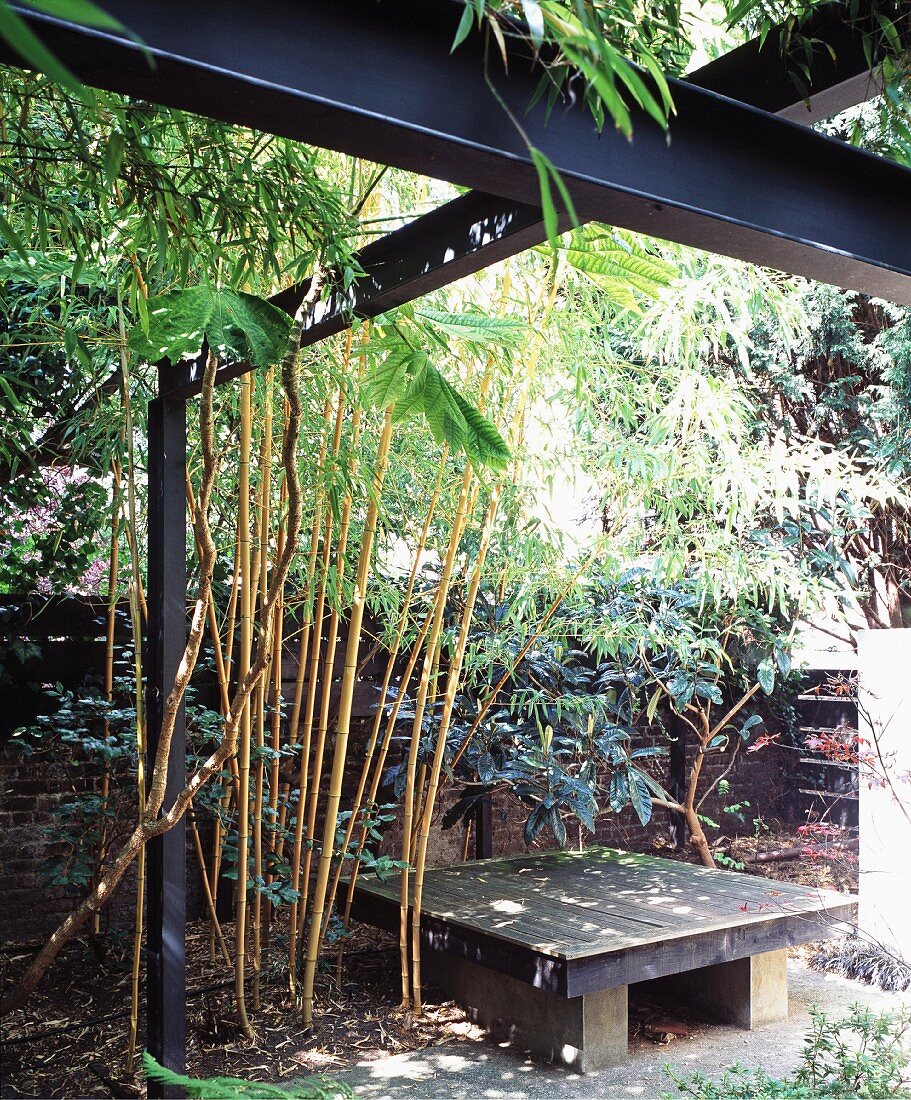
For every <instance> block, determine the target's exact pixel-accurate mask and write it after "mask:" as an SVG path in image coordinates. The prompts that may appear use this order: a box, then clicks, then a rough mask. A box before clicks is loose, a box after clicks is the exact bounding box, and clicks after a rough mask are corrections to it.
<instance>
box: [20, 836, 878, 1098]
mask: <svg viewBox="0 0 911 1100" xmlns="http://www.w3.org/2000/svg"><path fill="white" fill-rule="evenodd" d="M721 843H722V844H723V845H724V851H725V854H726V855H727V857H728V858H731V859H734V860H736V861H746V860H749V859H750V858H751V857H753V856H755V854H756V851H757V847H758V849H759V850H760V851H773V850H774V851H778V850H783V849H788V848H793V847H796V846H800V844H801V843H806V839H805V838H804V837H801V836H798V835H796V834H794V835H791V834H775V835H774V836H768V835H767V836H765V837H763V838H760V839H759V840H758V841H757V839H756V838H741V839H737V840H732V841H728V840H725V841H722V842H721ZM662 854H671V853H669V852H662ZM745 868H746V869H747V870H749V871H751V872H753V873H759V874H763V875H765V876H767V877H772V878H777V879H784V878H787V879H788V880H789V881H794V882H802V883H806V884H812V885H815V886H823V887H829V888H833V889H840V890H853V889H855V888H856V865H855V863H854V862H853V860H852V857H851V855H850V853H842V852H839V853H837V854H836V855H835V856H834V857H833V858H827V857H820V856H819V855H813V856H812V857H807V856H801V857H798V858H791V859H787V860H781V861H776V862H773V863H765V864H750V863H745ZM225 933H226V937H228V938H229V940H230V935H231V934H232V930H231V929H230V927H226V928H225ZM286 950H287V945H286V942H284V941H283V939H282V937H281V936H280V935H278V934H276V937H275V940H274V942H273V943H272V945H271V948H270V953H269V954H268V955H267V957H266V959H265V961H264V965H263V974H262V997H261V1005H260V1007H259V1008H258V1009H255V1010H253V1011H251V1020H252V1022H253V1026H254V1029H255V1031H256V1040H255V1042H254V1043H252V1044H249V1043H246V1042H245V1041H244V1040H243V1039H242V1037H241V1036H240V1035H239V1033H238V1030H237V1026H236V1022H235V1015H234V1008H233V999H232V995H231V985H232V983H231V975H230V974H229V973H228V972H227V970H226V968H225V965H224V963H223V962H222V961H221V960H218V961H216V962H214V963H213V962H212V961H210V957H209V934H208V927H207V926H206V925H205V924H203V923H202V922H200V923H199V924H197V925H194V926H192V927H191V929H190V934H189V939H188V987H189V1032H188V1070H189V1072H191V1073H193V1074H194V1075H198V1076H215V1075H218V1076H222V1075H230V1076H237V1077H245V1078H248V1079H257V1080H271V1081H275V1082H281V1081H283V1080H284V1081H290V1080H291V1079H293V1078H295V1077H299V1076H302V1075H308V1074H311V1073H326V1074H330V1075H335V1074H337V1073H340V1072H342V1073H344V1076H345V1077H346V1078H347V1077H349V1076H350V1077H351V1081H352V1083H353V1084H358V1083H359V1081H360V1078H359V1077H358V1074H359V1073H360V1074H361V1075H363V1074H364V1072H365V1070H364V1067H370V1066H372V1065H379V1064H380V1063H383V1064H387V1063H388V1060H389V1059H395V1058H398V1059H400V1060H401V1059H405V1060H406V1061H407V1060H409V1059H410V1060H414V1059H420V1058H421V1057H423V1055H422V1052H427V1057H428V1058H430V1057H431V1055H433V1052H435V1051H437V1048H446V1049H449V1048H450V1047H458V1048H459V1049H462V1047H464V1046H465V1044H468V1045H469V1047H470V1049H472V1050H476V1049H480V1047H479V1044H480V1045H481V1046H483V1045H484V1043H485V1042H486V1040H484V1037H483V1034H482V1033H481V1032H480V1031H479V1030H478V1029H477V1028H475V1027H474V1026H473V1025H472V1024H471V1023H470V1022H469V1021H468V1020H467V1019H466V1018H465V1016H464V1015H463V1013H462V1012H461V1011H460V1010H459V1009H458V1008H456V1007H455V1006H454V1005H452V1004H450V1003H447V1002H445V1001H444V1000H442V998H441V997H438V998H435V997H434V996H433V991H430V995H429V997H428V1002H429V1003H428V1006H427V1010H426V1011H425V1013H424V1014H423V1015H422V1016H420V1017H417V1018H415V1017H413V1016H412V1015H411V1014H410V1013H403V1012H402V1011H401V1010H400V1008H399V1001H400V980H399V969H398V948H397V944H396V943H395V942H394V941H393V940H392V939H391V938H390V937H387V936H384V935H383V934H382V933H379V932H377V931H375V930H373V929H369V928H366V927H363V926H361V927H358V928H357V929H356V931H355V933H354V935H353V936H352V937H351V939H350V941H349V943H348V946H347V952H346V964H345V968H344V972H343V974H342V976H341V980H340V981H339V980H338V978H337V975H336V971H335V967H334V966H331V965H327V966H326V967H325V969H324V970H323V971H322V972H321V974H320V978H319V987H318V992H317V999H318V1004H317V1008H318V1013H317V1018H316V1023H315V1027H314V1029H313V1030H312V1031H310V1032H307V1033H305V1032H304V1031H303V1030H302V1028H301V1023H300V1013H299V1010H298V1009H297V1008H295V1007H292V1006H291V1005H289V1001H288V996H287V991H286V990H285V988H284V984H285V982H286V979H285V978H284V977H283V976H282V975H283V966H282V963H283V958H284V953H285V951H286ZM29 954H30V951H29V950H28V949H26V948H24V947H16V946H15V945H13V946H7V947H6V948H4V950H3V953H2V962H3V973H4V978H5V980H9V979H11V978H12V977H14V976H15V974H16V973H17V972H18V971H19V970H20V969H21V967H22V966H23V965H24V963H25V962H26V961H27V958H28V955H29ZM811 954H812V950H810V949H807V948H803V949H797V951H796V952H795V955H794V958H795V964H796V965H803V962H805V960H807V959H808V958H809V957H810V955H811ZM130 955H131V946H130V937H129V935H128V934H126V933H123V934H122V935H119V936H113V937H108V939H107V940H106V941H105V947H104V951H103V953H102V950H101V948H100V947H97V946H96V947H93V944H92V943H91V942H90V941H88V940H87V941H80V942H77V943H75V944H72V945H70V947H69V948H68V950H67V952H66V953H65V955H64V957H63V959H62V960H61V961H60V962H59V963H58V965H56V966H55V967H54V968H53V969H52V971H51V973H50V974H49V976H48V978H47V980H46V981H45V982H44V983H43V985H42V986H40V987H39V989H38V990H37V991H36V993H35V994H34V995H33V997H32V999H31V1000H30V1002H29V1003H28V1005H27V1006H26V1008H25V1009H23V1010H21V1011H20V1012H17V1013H15V1014H14V1015H13V1016H12V1017H10V1018H9V1019H8V1020H6V1021H4V1029H3V1052H2V1078H0V1095H2V1096H3V1097H111V1096H115V1097H130V1096H140V1095H142V1093H143V1091H144V1090H143V1086H142V1082H141V1080H140V1079H139V1077H138V1076H137V1075H136V1074H132V1075H128V1074H127V1072H126V1050H127V1045H128V1039H127V1036H128V1029H129V990H130V974H129V968H130ZM819 980H820V981H827V980H829V979H823V978H822V977H821V976H819ZM852 984H855V983H848V985H852ZM857 988H858V989H859V990H860V989H862V987H860V986H857ZM248 989H249V986H248ZM248 995H249V994H248ZM707 1028H709V1029H710V1028H711V1025H710V1023H709V1021H707V1020H706V1019H705V1018H703V1017H700V1016H699V1015H698V1014H694V1013H692V1012H688V1013H684V1014H681V1012H680V1009H679V1006H669V1005H666V1004H662V1003H660V1002H659V1001H655V1000H654V999H652V998H650V996H649V995H648V993H647V992H646V993H639V994H637V995H636V996H635V997H633V998H632V1000H631V1006H630V1042H631V1053H632V1054H633V1055H635V1053H636V1051H637V1050H638V1051H647V1050H652V1049H653V1048H655V1047H664V1046H667V1045H668V1044H677V1046H678V1047H679V1046H680V1044H681V1043H689V1042H692V1041H693V1040H694V1039H696V1038H698V1036H699V1035H700V1034H702V1033H704V1032H705V1031H706V1029H707ZM142 1034H143V1021H142V1020H140V1022H139V1035H140V1039H141V1036H142ZM485 1049H486V1048H485ZM492 1049H495V1046H494V1047H493V1048H492ZM654 1054H655V1059H656V1064H660V1061H663V1060H664V1055H663V1054H662V1053H661V1052H660V1051H655V1052H654ZM459 1057H462V1055H461V1054H460V1055H459ZM406 1085H407V1082H406ZM359 1087H360V1086H359ZM403 1087H404V1086H403ZM368 1094H369V1095H375V1093H374V1092H373V1091H369V1090H368ZM395 1095H398V1093H396V1094H395ZM402 1095H409V1096H422V1095H428V1096H430V1095H436V1094H434V1093H422V1092H420V1091H418V1092H415V1091H410V1092H408V1091H407V1089H406V1092H404V1093H402ZM439 1095H446V1096H449V1095H450V1093H449V1092H445V1093H440V1094H439ZM478 1095H480V1093H479V1094H478ZM489 1095H501V1096H507V1095H512V1093H509V1092H499V1093H498V1092H494V1093H492V1094H489ZM523 1095H524V1094H523ZM529 1095H531V1094H529ZM577 1095H580V1096H581V1095H584V1093H577ZM604 1095H608V1094H604ZM611 1095H612V1094H611ZM640 1095H641V1094H640Z"/></svg>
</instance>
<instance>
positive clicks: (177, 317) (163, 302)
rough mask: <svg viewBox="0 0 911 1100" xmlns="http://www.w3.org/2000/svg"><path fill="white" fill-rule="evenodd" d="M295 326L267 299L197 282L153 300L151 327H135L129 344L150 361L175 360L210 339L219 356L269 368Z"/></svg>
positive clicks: (197, 348) (196, 350)
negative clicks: (195, 284)
mask: <svg viewBox="0 0 911 1100" xmlns="http://www.w3.org/2000/svg"><path fill="white" fill-rule="evenodd" d="M290 328H291V318H290V317H288V315H287V314H285V313H282V311H281V310H280V309H277V308H276V307H275V306H273V305H272V304H271V303H269V302H267V301H265V300H264V299H263V298H257V297H256V296H255V295H253V294H245V293H243V292H242V291H237V290H230V289H224V288H223V289H215V288H213V287H210V286H194V287H188V288H187V289H186V290H175V291H172V292H171V293H169V294H163V295H161V296H160V297H159V298H153V299H151V300H150V301H149V307H148V331H143V329H142V327H141V326H139V325H136V326H134V328H133V331H132V332H131V334H130V347H131V348H132V349H133V351H134V352H135V353H136V354H137V355H139V356H141V357H142V358H144V359H148V360H149V361H150V362H157V361H158V360H159V359H167V360H169V361H170V362H172V363H175V362H177V361H178V360H180V359H184V358H187V357H195V356H197V355H198V354H199V352H200V350H201V348H202V345H203V341H204V340H205V341H207V342H208V344H209V347H210V348H211V349H212V351H213V352H214V353H215V354H216V355H217V356H218V357H219V359H226V360H235V361H237V360H244V361H249V362H250V363H252V364H253V365H254V366H257V367H266V366H269V365H270V364H272V363H276V362H278V360H279V359H281V357H282V356H283V355H284V353H285V350H286V349H287V345H288V333H289V331H290Z"/></svg>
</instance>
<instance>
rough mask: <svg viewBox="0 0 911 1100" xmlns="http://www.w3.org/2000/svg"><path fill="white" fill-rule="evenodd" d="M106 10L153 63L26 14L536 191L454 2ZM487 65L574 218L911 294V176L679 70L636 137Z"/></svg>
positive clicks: (65, 33) (281, 117)
mask: <svg viewBox="0 0 911 1100" xmlns="http://www.w3.org/2000/svg"><path fill="white" fill-rule="evenodd" d="M107 7H108V8H109V10H110V11H111V12H112V14H114V15H115V16H117V17H118V18H120V19H121V20H122V21H123V22H124V23H125V24H127V25H128V26H129V27H130V28H131V29H132V30H134V31H135V32H136V33H137V34H138V35H139V36H140V37H141V38H142V40H143V41H144V43H145V46H146V48H147V49H148V50H149V51H150V53H151V55H152V56H153V57H154V59H155V65H154V67H152V66H150V65H149V64H148V62H147V61H146V59H145V58H144V56H143V54H142V52H141V50H140V48H139V47H138V46H137V45H136V44H135V43H134V42H133V41H131V40H130V39H128V38H126V37H125V36H123V35H118V34H112V33H109V32H100V31H93V30H89V29H84V28H77V27H74V26H73V25H72V24H66V23H64V22H62V21H61V20H59V19H56V18H55V17H53V16H49V15H47V14H45V13H43V12H42V13H35V12H32V13H30V14H29V15H28V18H29V21H30V23H31V25H32V26H33V27H34V28H35V29H36V30H37V31H38V32H39V33H40V34H41V35H42V37H44V38H45V40H46V41H47V43H48V44H49V45H50V46H51V48H53V49H55V50H56V51H57V52H58V54H60V56H61V57H62V58H63V59H64V60H65V61H66V62H67V63H68V64H70V65H71V66H72V67H73V68H74V70H75V71H76V72H77V73H78V74H79V75H80V76H82V77H83V78H84V79H85V80H86V81H87V82H88V83H90V84H95V85H98V86H101V87H106V88H110V89H112V90H115V91H121V92H126V93H129V94H133V95H138V96H143V97H146V98H149V99H153V100H155V101H157V102H162V103H165V104H167V105H171V106H175V107H181V108H184V109H187V110H192V111H196V112H199V113H202V114H209V115H212V116H213V117H216V118H221V119H223V120H224V121H226V122H233V123H239V124H242V125H247V126H252V127H255V128H259V129H264V130H268V131H271V132H274V133H278V134H282V135H284V136H287V137H291V138H296V139H299V140H303V141H308V142H311V143H313V144H316V145H322V146H325V147H328V148H333V149H338V150H340V151H342V152H346V153H350V154H353V155H356V156H360V157H365V158H367V159H370V160H374V161H378V162H381V163H387V164H392V165H394V166H397V167H400V168H404V169H408V170H411V171H415V172H421V173H424V174H427V175H431V176H436V177H438V178H442V179H447V180H450V181H452V182H454V183H457V184H461V185H465V186H468V187H474V188H477V189H480V190H484V191H488V192H491V193H493V194H497V195H502V196H504V197H506V198H509V199H513V200H517V201H519V202H522V203H526V204H528V205H535V204H536V203H537V202H538V201H539V194H540V192H539V185H538V179H537V173H536V172H535V169H534V165H533V164H532V163H531V159H530V157H529V154H528V150H527V148H526V146H525V143H524V141H523V139H522V137H521V136H520V135H519V133H518V131H517V130H516V128H515V126H514V125H513V123H512V122H511V121H510V120H509V118H508V117H507V116H506V114H505V112H504V111H502V110H501V109H500V108H499V106H498V104H497V102H496V100H495V98H494V96H493V95H492V93H491V91H490V89H489V88H488V86H487V84H486V81H485V75H484V60H483V52H482V45H481V43H480V41H478V40H477V38H476V36H475V37H474V38H470V39H469V40H468V41H466V42H465V43H463V44H462V46H460V47H459V49H458V50H456V51H455V52H454V53H450V46H451V43H452V38H453V35H454V31H455V24H456V21H457V19H458V16H459V7H458V5H453V4H447V3H436V4H433V3H426V0H385V2H383V3H376V2H375V0H347V2H345V3H339V2H338V0H272V2H271V3H270V5H269V12H268V18H267V19H264V18H261V16H262V13H260V12H256V13H252V12H251V9H250V7H249V5H247V4H244V3H243V2H242V0H222V2H221V3H220V4H219V5H218V6H217V7H213V6H210V5H206V6H198V7H196V8H189V9H188V8H187V7H186V5H185V4H183V3H182V2H180V0H146V2H144V3H141V4H139V3H136V2H135V0H108V3H107ZM19 10H25V9H19ZM511 48H513V49H521V47H519V46H512V47H511ZM491 79H492V80H493V81H494V82H495V83H496V85H497V87H498V90H499V94H500V95H501V96H502V98H503V99H504V100H505V101H506V102H507V103H508V104H509V106H510V108H511V109H512V111H513V112H514V114H515V116H516V117H517V118H521V120H522V125H523V127H524V129H525V131H526V133H527V134H528V136H529V138H530V140H531V141H532V142H533V144H534V145H535V146H537V147H538V148H539V149H541V150H542V151H543V152H544V153H545V154H546V155H547V156H548V157H549V158H550V160H551V161H552V162H553V163H554V165H555V166H556V167H557V168H558V169H559V171H560V172H561V173H562V175H563V178H564V179H565V180H566V181H567V183H568V185H569V187H570V190H571V191H572V193H573V196H574V199H575V202H576V205H577V209H578V211H579V214H580V215H581V216H582V218H583V219H585V220H597V221H603V222H607V223H609V224H612V225H618V226H623V227H626V228H629V229H633V230H637V231H640V232H644V233H649V234H651V235H653V236H656V237H662V238H666V239H670V240H676V241H680V242H682V243H684V244H689V245H695V246H697V247H700V248H705V249H708V250H710V251H714V252H720V253H723V254H726V255H731V256H735V257H738V258H740V259H745V260H750V261H753V262H755V263H760V264H764V265H767V266H770V267H774V268H778V269H780V270H784V271H790V272H793V273H795V274H800V275H805V276H807V277H809V278H814V279H819V280H822V281H825V282H830V283H835V284H836V285H839V286H844V287H847V288H850V289H856V290H861V291H865V292H867V293H871V294H877V295H880V296H882V297H885V298H890V299H893V300H895V301H899V302H903V303H906V304H911V212H909V203H908V199H907V196H908V194H909V193H911V171H908V170H906V169H903V168H900V167H898V166H897V165H894V164H891V163H888V162H886V161H884V160H882V159H880V158H877V157H874V156H870V155H867V154H865V153H863V152H861V151H859V150H856V149H852V148H849V147H847V146H845V145H844V144H843V143H840V142H837V141H834V140H831V139H828V138H825V137H823V136H821V135H819V134H816V133H814V132H812V131H809V130H807V129H806V128H805V127H801V126H797V125H795V124H793V123H790V122H788V121H786V120H783V119H780V118H776V117H773V116H771V115H769V114H767V113H766V112H763V111H760V110H757V109H755V108H752V107H748V106H745V105H743V104H742V103H737V102H735V101H732V100H729V99H726V98H724V97H722V96H720V95H718V94H716V93H714V92H712V91H708V90H706V89H703V88H700V87H697V86H695V85H693V84H687V83H685V82H680V81H676V82H673V84H672V88H673V94H674V98H675V102H676V107H677V114H676V116H675V117H674V119H673V121H672V126H671V134H670V139H669V140H668V138H667V135H665V133H664V132H663V131H662V130H661V129H660V128H659V127H658V126H656V125H655V124H654V123H653V122H651V121H650V120H649V119H648V118H647V117H646V116H645V115H644V114H642V113H639V112H636V113H634V118H633V124H634V138H633V140H632V141H627V140H626V139H625V138H623V137H622V136H621V135H619V134H617V133H615V132H614V131H612V130H605V131H604V132H603V133H602V134H598V133H597V131H596V128H595V126H594V124H593V122H592V119H591V117H590V116H589V114H588V113H587V112H586V111H585V109H584V108H583V107H582V106H581V105H576V106H575V107H573V108H571V109H569V108H567V109H563V108H561V107H557V108H555V110H554V111H553V112H552V113H551V115H550V117H549V119H548V117H547V113H546V111H545V109H544V107H543V105H539V106H538V107H536V108H535V109H533V110H532V111H527V107H528V103H529V101H530V99H531V96H532V92H533V90H534V88H535V87H536V84H537V74H536V73H534V72H532V71H530V66H529V64H528V59H527V58H526V57H524V56H523V55H522V54H521V52H519V53H516V54H515V55H514V56H513V57H512V59H511V63H510V70H509V77H508V78H506V77H504V76H503V75H502V73H501V70H500V63H499V61H495V62H493V63H492V70H491Z"/></svg>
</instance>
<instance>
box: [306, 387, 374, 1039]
mask: <svg viewBox="0 0 911 1100" xmlns="http://www.w3.org/2000/svg"><path fill="white" fill-rule="evenodd" d="M391 440H392V409H391V408H389V409H387V410H386V415H385V417H384V419H383V430H382V434H381V436H380V443H379V448H378V451H377V457H376V466H375V469H374V474H373V491H372V494H371V497H370V503H369V505H368V506H367V515H366V518H365V520H364V531H363V534H362V536H361V547H360V554H359V557H358V567H357V578H356V581H355V588H354V597H353V599H352V603H351V613H350V616H349V619H348V644H347V646H346V649H345V666H344V670H343V672H342V686H341V694H340V696H339V708H338V723H337V730H336V737H335V753H334V755H333V760H332V775H331V777H330V780H329V794H328V797H327V799H326V820H325V823H324V825H323V843H322V848H321V849H320V860H319V867H318V869H317V875H316V885H315V887H314V892H313V913H312V917H311V921H310V934H309V937H308V940H307V959H306V965H305V968H304V982H303V1016H304V1026H305V1027H309V1026H310V1024H311V1022H312V1018H313V982H314V978H315V977H316V962H317V958H318V955H319V945H320V934H321V930H322V920H323V911H324V907H325V901H326V891H327V888H328V885H329V872H330V870H331V867H332V853H333V842H334V839H335V830H336V827H337V825H338V808H339V802H340V800H341V795H342V780H343V778H344V773H345V759H346V755H347V750H348V734H349V731H350V728H351V706H352V702H353V699H354V686H355V681H356V680H357V662H358V653H359V651H360V640H361V625H362V623H363V621H364V606H365V604H366V602H367V584H368V581H369V577H370V565H371V561H372V559H373V542H374V538H375V536H376V526H377V517H378V515H379V506H380V498H381V496H382V491H383V481H384V479H385V476H386V465H387V461H388V458H389V445H390V442H391Z"/></svg>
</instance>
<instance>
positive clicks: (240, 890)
mask: <svg viewBox="0 0 911 1100" xmlns="http://www.w3.org/2000/svg"><path fill="white" fill-rule="evenodd" d="M251 386H252V383H251V381H250V378H249V376H245V377H244V378H243V379H242V380H241V391H240V399H241V405H240V408H241V413H240V417H241V432H240V463H239V476H238V507H237V526H238V529H239V532H240V535H239V541H240V570H241V579H240V652H239V654H238V661H237V674H238V678H239V679H240V680H243V679H244V677H245V676H246V675H247V673H248V672H249V671H250V664H251V654H252V647H253V622H252V612H253V609H252V607H251V606H250V597H251V590H252V581H253V578H252V576H251V567H252V562H251V560H250V450H251V422H252V410H251V394H250V390H251ZM251 733H252V728H251V715H250V701H249V699H248V700H247V701H246V703H245V706H244V710H243V714H242V716H241V721H240V744H239V752H238V773H239V777H240V790H239V792H238V798H237V917H236V926H235V927H236V947H235V952H234V997H235V1002H236V1004H237V1015H238V1020H239V1023H240V1027H241V1030H242V1031H243V1033H244V1036H245V1037H246V1038H247V1039H251V1040H252V1038H253V1028H252V1027H251V1026H250V1021H249V1019H248V1017H247V1003H246V987H245V964H246V955H247V952H246V938H247V858H248V842H249V827H250V740H251Z"/></svg>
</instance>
